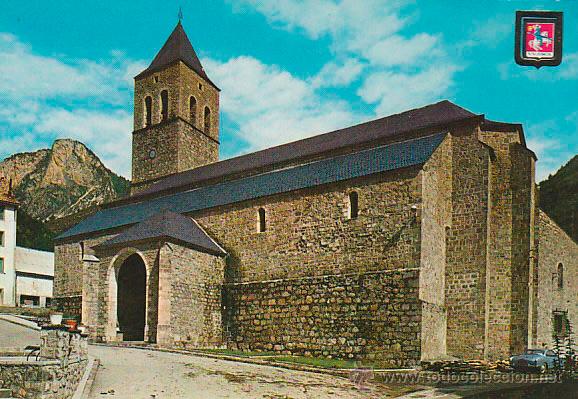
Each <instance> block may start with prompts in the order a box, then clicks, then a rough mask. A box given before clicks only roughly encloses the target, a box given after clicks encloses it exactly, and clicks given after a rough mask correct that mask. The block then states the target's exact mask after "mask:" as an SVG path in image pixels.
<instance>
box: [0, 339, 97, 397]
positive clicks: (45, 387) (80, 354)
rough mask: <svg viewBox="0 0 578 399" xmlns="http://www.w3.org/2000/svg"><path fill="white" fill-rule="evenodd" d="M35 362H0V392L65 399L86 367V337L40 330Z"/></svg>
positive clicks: (70, 394)
mask: <svg viewBox="0 0 578 399" xmlns="http://www.w3.org/2000/svg"><path fill="white" fill-rule="evenodd" d="M40 336H41V345H40V348H41V356H42V360H39V361H35V360H33V361H29V362H28V361H25V360H19V359H14V360H11V359H3V360H0V388H5V389H10V390H11V391H12V396H14V397H20V398H30V399H69V398H71V397H72V396H73V395H74V393H75V390H76V387H77V386H78V383H79V382H80V379H81V378H82V375H83V374H84V371H85V369H86V365H87V363H88V346H87V341H86V337H83V336H81V335H80V334H78V333H69V332H67V331H66V330H65V329H62V328H49V329H43V330H42V331H41V333H40Z"/></svg>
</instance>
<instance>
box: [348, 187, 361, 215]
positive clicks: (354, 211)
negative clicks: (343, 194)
mask: <svg viewBox="0 0 578 399" xmlns="http://www.w3.org/2000/svg"><path fill="white" fill-rule="evenodd" d="M358 216H359V195H358V194H357V191H352V192H350V193H349V219H355V218H356V217H358Z"/></svg>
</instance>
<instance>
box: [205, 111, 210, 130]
mask: <svg viewBox="0 0 578 399" xmlns="http://www.w3.org/2000/svg"><path fill="white" fill-rule="evenodd" d="M204 126H205V133H210V132H211V110H210V109H209V107H205V124H204Z"/></svg>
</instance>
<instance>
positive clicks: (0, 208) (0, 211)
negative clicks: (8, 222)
mask: <svg viewBox="0 0 578 399" xmlns="http://www.w3.org/2000/svg"><path fill="white" fill-rule="evenodd" d="M0 220H4V207H3V206H0Z"/></svg>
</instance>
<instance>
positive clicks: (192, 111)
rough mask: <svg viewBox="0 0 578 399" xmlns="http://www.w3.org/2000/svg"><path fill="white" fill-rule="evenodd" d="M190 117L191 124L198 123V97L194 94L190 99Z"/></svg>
mask: <svg viewBox="0 0 578 399" xmlns="http://www.w3.org/2000/svg"><path fill="white" fill-rule="evenodd" d="M189 118H190V120H191V125H193V126H196V125H197V99H196V98H195V97H193V96H191V98H190V99H189Z"/></svg>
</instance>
